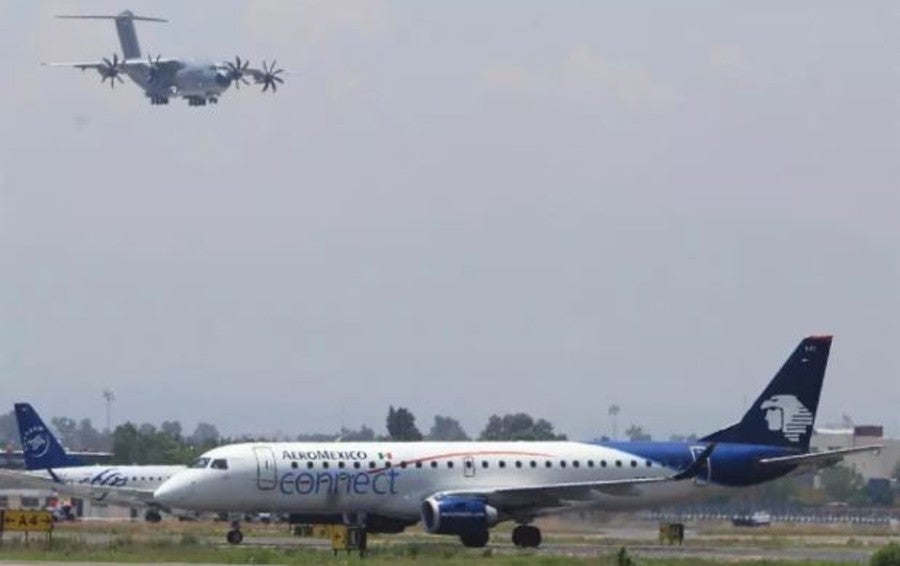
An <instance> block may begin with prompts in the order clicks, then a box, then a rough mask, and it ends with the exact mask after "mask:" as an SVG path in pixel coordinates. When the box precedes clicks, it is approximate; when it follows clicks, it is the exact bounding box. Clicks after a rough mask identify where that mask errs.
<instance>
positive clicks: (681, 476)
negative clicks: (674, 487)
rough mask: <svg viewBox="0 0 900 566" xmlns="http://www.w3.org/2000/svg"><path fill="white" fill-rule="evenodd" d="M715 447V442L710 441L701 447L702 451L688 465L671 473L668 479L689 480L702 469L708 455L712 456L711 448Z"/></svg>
mask: <svg viewBox="0 0 900 566" xmlns="http://www.w3.org/2000/svg"><path fill="white" fill-rule="evenodd" d="M715 449H716V443H715V442H712V443H710V444H709V446H707V447H706V448H704V449H703V452H701V453H700V454H698V455H697V459H696V460H694V462H693V463H692V464H691V465H690V466H688V467H687V468H685V469H683V470H681V471H680V472H678V473H677V474H675V475H673V476H672V477H671V478H670V479H671V480H673V481H680V480H689V479H691V478H695V477H697V476H699V475H700V472H701V471H702V470H703V466H706V465H707V464H708V463H709V457H710V456H712V453H713V450H715Z"/></svg>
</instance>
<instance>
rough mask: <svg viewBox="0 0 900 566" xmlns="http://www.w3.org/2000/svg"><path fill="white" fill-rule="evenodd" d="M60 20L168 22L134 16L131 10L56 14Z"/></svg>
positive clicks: (161, 19) (160, 19)
mask: <svg viewBox="0 0 900 566" xmlns="http://www.w3.org/2000/svg"><path fill="white" fill-rule="evenodd" d="M56 17H57V18H59V19H61V20H132V21H136V22H168V21H169V20H164V19H163V18H151V17H148V16H135V15H134V14H132V13H131V12H122V13H121V14H119V15H118V16H98V15H92V16H56Z"/></svg>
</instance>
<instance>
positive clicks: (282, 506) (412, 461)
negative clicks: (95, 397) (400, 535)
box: [156, 442, 794, 523]
mask: <svg viewBox="0 0 900 566" xmlns="http://www.w3.org/2000/svg"><path fill="white" fill-rule="evenodd" d="M705 446H706V444H705V443H698V444H693V445H692V444H684V443H659V442H655V443H649V442H648V443H641V442H636V443H602V444H601V443H582V442H403V443H335V444H299V443H268V444H265V443H264V444H240V445H232V446H226V447H221V448H217V449H214V450H212V451H210V452H208V453H206V454H205V455H204V458H205V459H206V461H205V462H204V461H201V462H200V463H201V464H205V465H204V466H203V467H198V468H194V469H190V468H189V469H187V470H185V471H184V472H183V473H181V474H179V475H178V476H176V477H175V478H174V479H173V480H172V481H170V482H167V483H166V484H165V485H164V486H163V487H162V488H160V490H158V491H157V494H156V495H157V498H160V499H161V500H162V501H165V502H166V503H167V504H170V505H173V506H178V507H183V508H187V509H203V510H208V511H221V512H228V511H246V512H263V511H272V512H285V513H315V514H334V513H338V514H340V513H359V512H362V513H368V514H376V515H379V516H384V517H390V518H393V519H397V520H402V521H408V522H410V523H414V522H416V521H417V520H418V519H419V517H420V515H421V512H422V502H423V500H425V499H426V498H428V497H431V496H433V495H435V494H438V493H453V492H466V491H474V492H479V491H485V490H490V489H491V488H495V487H501V486H504V487H509V486H515V487H527V486H545V485H555V484H566V483H571V482H588V481H600V480H621V479H630V478H661V477H668V476H671V475H672V474H673V473H676V472H678V471H679V470H682V469H685V468H687V467H688V466H690V465H691V464H692V463H693V461H694V459H695V458H696V457H697V455H698V454H699V453H700V452H702V450H703V449H704V448H705ZM789 453H794V451H791V450H786V449H783V448H777V447H767V446H752V445H722V446H717V447H716V450H715V452H714V453H713V455H712V457H711V458H710V460H709V463H708V465H707V466H705V467H704V469H703V470H702V471H701V474H700V475H699V476H697V477H696V478H694V479H692V480H684V481H677V482H660V483H655V484H646V485H642V486H640V487H635V488H634V489H633V491H632V492H631V493H629V494H627V496H624V497H623V493H622V492H621V491H620V490H616V489H610V490H609V492H604V490H603V489H591V490H585V493H584V494H583V496H581V497H579V499H578V500H577V501H576V500H573V501H571V502H568V503H567V504H566V505H565V506H562V507H561V506H560V505H559V502H556V501H548V502H547V505H546V507H545V508H540V507H538V508H534V507H529V508H528V509H527V510H526V509H524V508H523V510H522V516H513V515H508V516H505V517H503V518H513V519H517V520H528V519H530V518H532V517H534V516H537V515H540V514H547V513H550V512H557V511H559V510H560V509H561V508H571V507H585V506H587V507H590V506H596V507H602V508H604V509H636V508H646V507H653V506H657V505H661V504H665V503H670V502H674V501H681V500H685V499H692V498H700V497H706V496H712V495H715V494H718V493H721V492H722V491H725V490H728V489H729V488H735V487H741V486H746V485H753V484H756V483H760V482H763V481H767V480H768V479H772V478H773V477H777V476H778V475H783V474H784V473H787V472H788V471H790V470H791V469H793V468H791V469H788V470H786V469H781V470H780V471H778V472H776V473H774V474H773V473H771V471H769V473H762V472H760V471H756V470H754V465H753V464H754V462H755V461H756V460H758V459H759V458H763V457H772V456H776V455H784V454H789ZM216 463H217V465H216V466H213V464H216ZM545 511H546V513H545ZM503 518H501V520H502V519H503Z"/></svg>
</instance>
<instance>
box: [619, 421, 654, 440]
mask: <svg viewBox="0 0 900 566" xmlns="http://www.w3.org/2000/svg"><path fill="white" fill-rule="evenodd" d="M625 436H627V437H628V440H630V441H632V442H638V441H643V440H653V439H652V438H651V437H650V435H649V434H647V433H646V432H644V429H643V427H640V426H638V425H631V426H630V427H628V428H626V429H625Z"/></svg>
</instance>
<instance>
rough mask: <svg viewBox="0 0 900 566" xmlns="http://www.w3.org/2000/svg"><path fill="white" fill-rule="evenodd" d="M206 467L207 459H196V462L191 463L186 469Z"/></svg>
mask: <svg viewBox="0 0 900 566" xmlns="http://www.w3.org/2000/svg"><path fill="white" fill-rule="evenodd" d="M208 465H209V458H197V459H196V460H194V461H193V462H191V465H190V466H188V467H189V468H205V467H206V466H208Z"/></svg>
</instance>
